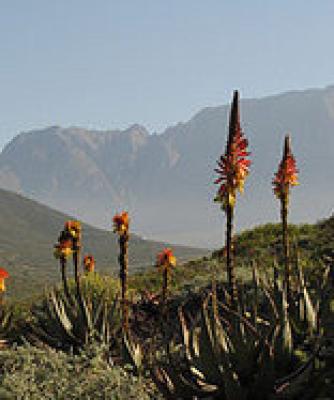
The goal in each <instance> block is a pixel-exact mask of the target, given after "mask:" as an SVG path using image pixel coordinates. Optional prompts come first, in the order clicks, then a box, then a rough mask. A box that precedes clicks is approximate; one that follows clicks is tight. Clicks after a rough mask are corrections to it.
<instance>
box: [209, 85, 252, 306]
mask: <svg viewBox="0 0 334 400" xmlns="http://www.w3.org/2000/svg"><path fill="white" fill-rule="evenodd" d="M247 146H248V141H247V139H246V138H245V137H244V135H243V132H242V130H241V126H240V115H239V93H238V91H235V92H234V95H233V101H232V106H231V113H230V123H229V134H228V138H227V144H226V149H225V153H224V154H223V155H221V156H220V159H219V160H218V168H217V169H216V170H215V171H216V172H217V173H218V175H219V177H218V178H217V179H216V181H215V183H216V184H218V185H219V188H218V192H217V195H216V197H215V201H217V202H219V203H221V207H222V209H223V211H224V212H225V214H226V219H227V221H226V269H227V280H228V288H229V295H230V298H231V304H233V305H234V306H235V303H236V297H237V293H236V281H235V271H234V265H233V254H232V253H233V250H232V234H233V217H234V207H235V202H236V195H237V192H238V191H239V192H241V193H242V192H243V190H244V184H245V180H246V177H247V175H248V173H249V166H250V164H251V161H250V160H249V159H247V157H248V156H249V154H250V153H249V152H248V151H247Z"/></svg>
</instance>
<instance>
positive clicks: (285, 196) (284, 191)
mask: <svg viewBox="0 0 334 400" xmlns="http://www.w3.org/2000/svg"><path fill="white" fill-rule="evenodd" d="M297 173H298V170H297V168H296V161H295V158H294V156H293V154H292V151H291V139H290V136H289V135H286V136H285V140H284V148H283V157H282V160H281V162H280V164H279V167H278V171H277V172H276V174H275V177H274V179H273V182H272V183H273V190H274V193H275V195H276V197H277V198H278V199H279V201H280V203H281V221H282V242H283V243H282V244H283V252H284V267H285V278H284V284H285V287H286V292H287V300H288V304H289V303H290V302H291V301H290V300H291V299H290V298H291V293H290V279H291V277H290V276H291V266H290V255H289V233H288V211H289V199H290V188H291V186H295V185H298V180H297Z"/></svg>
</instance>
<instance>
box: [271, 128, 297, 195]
mask: <svg viewBox="0 0 334 400" xmlns="http://www.w3.org/2000/svg"><path fill="white" fill-rule="evenodd" d="M297 174H298V170H297V167H296V160H295V158H294V156H293V154H292V152H291V139H290V136H289V135H286V136H285V141H284V150H283V157H282V160H281V162H280V164H279V167H278V171H277V172H276V174H275V176H274V179H273V181H272V184H273V190H274V193H275V195H276V197H277V198H278V199H282V198H284V197H287V196H288V195H289V191H290V186H296V185H298V176H297Z"/></svg>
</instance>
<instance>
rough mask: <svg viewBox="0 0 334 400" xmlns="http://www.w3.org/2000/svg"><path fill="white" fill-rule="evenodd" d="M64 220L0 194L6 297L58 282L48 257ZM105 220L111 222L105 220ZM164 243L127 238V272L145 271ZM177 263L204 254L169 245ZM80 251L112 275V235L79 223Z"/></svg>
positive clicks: (0, 244) (0, 248)
mask: <svg viewBox="0 0 334 400" xmlns="http://www.w3.org/2000/svg"><path fill="white" fill-rule="evenodd" d="M68 219H70V217H69V216H68V215H65V214H63V213H60V212H57V211H54V210H52V209H50V208H48V207H46V206H43V205H41V204H39V203H37V202H35V201H32V200H28V199H26V198H24V197H22V196H19V195H17V194H14V193H11V192H8V191H5V190H1V189H0V265H1V266H3V267H4V268H6V269H7V270H8V271H9V273H10V275H11V278H10V280H9V282H8V287H9V295H11V294H12V293H14V294H15V297H24V296H27V295H29V294H30V291H31V290H33V291H35V292H37V291H38V290H40V289H41V287H43V286H44V285H46V284H48V283H50V282H55V281H59V266H58V263H57V261H56V260H55V259H54V258H53V245H54V243H55V242H56V241H57V238H58V234H59V231H60V230H61V229H62V227H63V224H64V221H66V220H68ZM106 219H109V220H111V216H110V215H106ZM165 245H166V244H164V243H160V242H153V241H148V240H143V239H141V238H140V237H138V236H136V235H132V237H131V242H130V248H129V258H130V272H134V271H138V270H140V269H142V268H144V267H149V266H151V265H152V264H153V263H154V261H155V256H156V254H157V252H158V251H160V250H161V249H162V247H164V246H165ZM173 249H174V252H175V255H176V256H177V257H178V259H179V260H180V261H182V260H186V259H192V258H196V257H199V256H201V255H204V254H205V253H206V251H205V250H200V249H194V248H189V247H182V246H173ZM83 252H84V253H92V254H94V257H95V258H96V267H97V270H98V271H100V272H108V273H117V271H118V264H117V256H118V244H117V237H116V235H115V234H113V233H111V232H107V231H103V230H100V229H96V228H93V227H91V226H89V225H87V224H83Z"/></svg>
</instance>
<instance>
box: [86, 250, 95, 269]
mask: <svg viewBox="0 0 334 400" xmlns="http://www.w3.org/2000/svg"><path fill="white" fill-rule="evenodd" d="M83 264H84V269H85V271H86V272H94V269H95V260H94V257H93V256H92V255H91V254H87V255H86V256H85V257H84V260H83Z"/></svg>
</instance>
